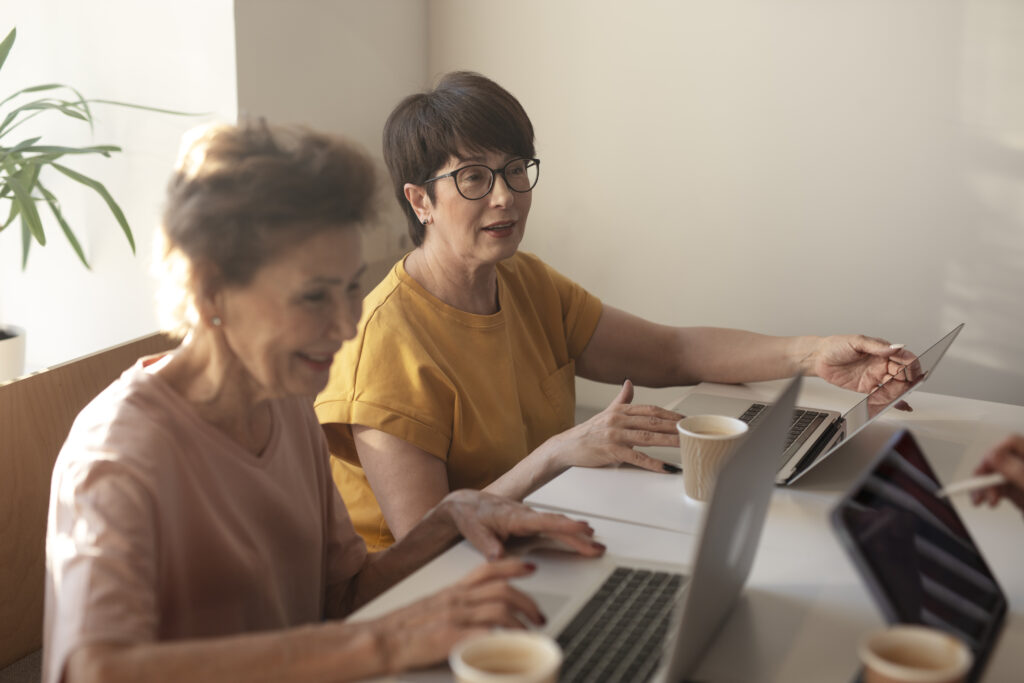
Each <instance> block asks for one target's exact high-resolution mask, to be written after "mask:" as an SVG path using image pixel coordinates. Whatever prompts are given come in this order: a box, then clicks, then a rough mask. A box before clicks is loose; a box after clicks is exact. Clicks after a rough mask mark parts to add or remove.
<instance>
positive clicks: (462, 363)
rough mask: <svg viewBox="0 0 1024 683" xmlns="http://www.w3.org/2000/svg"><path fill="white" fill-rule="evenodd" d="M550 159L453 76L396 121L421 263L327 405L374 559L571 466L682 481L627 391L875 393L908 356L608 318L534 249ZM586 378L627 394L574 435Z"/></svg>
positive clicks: (342, 474)
mask: <svg viewBox="0 0 1024 683" xmlns="http://www.w3.org/2000/svg"><path fill="white" fill-rule="evenodd" d="M536 156H537V155H536V152H535V149H534V133H533V125H532V124H531V122H530V119H529V117H528V116H527V115H526V112H525V111H524V110H523V108H522V106H521V105H520V104H519V102H518V101H517V100H516V99H515V97H513V96H512V95H511V94H510V93H508V92H507V91H506V90H505V89H503V88H502V87H500V86H499V85H498V84H496V83H494V82H493V81H491V80H489V79H487V78H485V77H483V76H481V75H479V74H474V73H468V72H457V73H451V74H448V75H447V76H445V77H444V78H443V79H441V81H440V83H439V84H438V85H437V87H436V88H435V89H433V90H431V91H429V92H425V93H421V94H416V95H412V96H410V97H408V98H406V99H405V100H403V101H402V102H401V103H400V104H399V105H398V106H397V107H396V108H395V110H394V111H393V112H392V113H391V116H390V117H389V118H388V121H387V124H386V126H385V130H384V157H385V161H386V162H387V165H388V169H389V171H390V173H391V179H392V183H393V185H394V190H395V194H396V197H397V199H398V201H399V203H400V204H401V205H402V207H403V209H404V211H405V213H406V216H407V219H408V222H409V234H410V236H411V237H412V241H413V244H415V249H413V250H412V251H411V252H410V253H409V254H407V255H406V256H405V257H404V258H403V259H402V260H401V261H399V262H398V263H397V264H396V265H395V266H394V268H393V269H392V270H391V272H390V273H389V274H388V276H387V277H386V278H385V279H384V281H383V282H382V283H381V284H380V285H378V286H377V287H376V288H375V289H374V290H373V291H372V292H371V293H370V294H369V295H368V296H367V298H366V300H365V303H364V313H363V318H362V320H361V322H360V326H359V332H358V334H357V336H356V339H355V340H354V341H353V343H351V344H349V345H347V346H346V347H345V348H344V349H342V351H341V355H340V358H339V361H340V362H337V363H335V365H334V367H333V369H332V371H331V378H330V381H329V383H328V386H327V389H326V390H324V391H323V392H322V393H321V394H320V395H319V397H318V398H317V402H316V410H317V415H318V417H319V419H320V422H321V424H322V425H323V427H324V429H325V431H326V433H327V438H328V443H329V444H330V448H331V453H332V454H333V455H334V456H335V457H333V458H332V460H331V466H332V470H333V475H334V479H335V482H336V483H337V484H338V487H339V489H340V490H341V493H342V497H343V498H344V499H345V503H346V504H347V506H348V509H349V512H350V514H351V516H352V519H353V523H354V524H355V526H356V529H357V530H358V531H359V533H360V534H362V536H363V538H364V539H365V540H366V541H367V544H368V545H369V546H370V547H371V548H380V547H386V546H388V545H390V544H391V543H393V542H394V540H395V539H401V538H403V537H404V536H405V535H406V534H407V533H408V532H409V531H410V530H411V529H413V528H414V526H415V524H416V523H417V522H418V520H420V519H421V518H422V517H423V515H424V514H425V513H426V512H427V511H428V510H430V509H431V507H432V506H434V505H435V504H436V503H437V502H438V501H439V500H441V499H442V498H443V497H444V496H445V494H446V493H447V492H448V491H449V490H451V489H453V488H463V487H468V488H476V489H484V490H486V491H489V492H492V493H497V494H501V495H504V496H508V497H511V498H515V499H521V498H523V497H524V496H525V495H526V494H528V493H529V492H530V491H532V490H534V489H535V488H537V487H538V486H540V485H541V484H543V483H544V482H546V481H548V480H549V479H551V478H552V477H554V476H555V475H557V474H558V473H560V472H562V471H563V470H565V469H566V468H567V467H570V466H573V465H582V466H601V465H607V464H613V463H620V462H626V463H631V464H634V465H638V466H640V467H644V468H647V469H650V470H655V471H659V472H673V471H678V468H675V467H673V466H671V465H665V464H663V463H662V462H660V461H658V460H655V459H652V458H650V457H647V456H646V455H644V454H642V453H640V452H638V451H636V450H634V447H635V446H651V445H656V446H672V445H675V444H677V437H676V431H675V422H676V420H678V419H679V417H680V416H679V415H677V414H676V413H673V412H671V411H668V410H663V409H660V408H657V407H654V406H646V405H631V400H632V395H633V388H632V383H631V382H636V383H638V384H641V385H645V386H671V385H683V384H693V383H696V382H699V381H703V380H708V381H717V382H747V381H757V380H766V379H773V378H779V377H785V376H789V375H792V374H794V373H796V372H797V371H803V372H804V373H806V374H812V375H819V376H821V377H824V378H825V379H827V380H829V381H831V382H833V383H835V384H838V385H840V386H844V387H848V388H851V389H857V390H861V391H867V390H869V389H872V388H874V387H876V386H877V385H878V384H879V383H880V382H881V381H882V380H883V379H885V377H886V376H887V374H891V373H893V372H895V371H896V369H898V367H897V363H898V361H899V360H900V358H901V357H902V356H903V355H908V356H909V354H908V353H907V352H903V351H900V350H899V349H898V348H896V347H893V346H892V345H890V344H889V343H888V342H885V341H882V340H880V339H872V338H868V337H863V336H837V337H825V338H821V337H789V338H782V337H769V336H764V335H759V334H754V333H751V332H743V331H738V330H727V329H713V328H699V327H685V328H684V327H667V326H664V325H658V324H655V323H652V322H648V321H646V320H643V319H641V318H638V317H636V316H633V315H630V314H629V313H626V312H624V311H621V310H618V309H615V308H612V307H611V306H604V305H602V303H601V302H600V301H599V300H598V299H597V298H596V297H594V296H593V295H591V294H590V293H588V292H587V291H586V290H585V289H583V288H582V287H580V286H579V285H577V284H575V283H574V282H571V281H570V280H569V279H567V278H566V277H564V276H562V275H561V274H559V273H558V272H556V271H554V270H553V269H551V268H550V267H548V266H547V265H545V264H544V262H543V261H541V260H540V259H539V258H537V257H536V256H533V255H531V254H527V253H523V252H520V251H519V243H520V241H521V240H522V238H523V233H524V231H525V230H526V221H527V218H528V217H529V214H530V204H531V201H532V193H533V191H534V189H535V187H536V185H537V180H538V177H539V171H540V161H539V160H538V159H537V158H536ZM891 358H892V360H890V359H891ZM890 366H892V367H890ZM577 376H580V377H586V378H588V379H592V380H597V381H601V382H611V383H618V384H622V390H621V392H620V393H619V395H618V396H617V397H616V398H615V400H614V401H612V403H611V405H609V406H608V407H607V409H605V410H604V411H603V412H601V413H600V414H598V415H597V416H595V417H594V418H592V419H590V420H588V421H587V422H584V423H582V424H580V425H576V426H573V422H574V412H575V410H574V409H575V405H574V403H575V391H574V386H575V385H574V382H575V378H576V377H577Z"/></svg>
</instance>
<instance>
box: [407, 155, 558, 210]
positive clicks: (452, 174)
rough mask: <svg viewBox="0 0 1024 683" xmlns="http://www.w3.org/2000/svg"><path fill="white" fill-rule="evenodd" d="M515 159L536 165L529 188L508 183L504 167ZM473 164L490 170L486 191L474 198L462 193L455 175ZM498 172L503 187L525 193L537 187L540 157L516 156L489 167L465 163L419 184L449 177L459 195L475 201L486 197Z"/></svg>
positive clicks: (492, 187)
mask: <svg viewBox="0 0 1024 683" xmlns="http://www.w3.org/2000/svg"><path fill="white" fill-rule="evenodd" d="M517 161H532V162H533V163H534V164H535V165H536V166H537V179H536V180H534V181H533V185H530V187H529V189H526V190H517V189H516V188H514V187H512V185H510V184H509V182H508V178H507V177H506V176H505V169H507V168H508V167H509V166H511V165H512V164H514V163H515V162H517ZM473 166H481V167H483V168H486V169H487V170H488V171H490V172H491V182H490V183H488V185H487V192H484V193H483V194H482V195H480V196H479V197H474V198H472V199H470V198H469V197H467V196H466V195H465V194H463V192H462V188H461V187H459V181H458V179H457V178H456V177H455V176H456V175H457V174H458V173H459V171H464V170H465V169H467V168H472V167H473ZM499 173H500V174H501V179H502V180H503V181H505V187H507V188H508V189H509V190H511V191H512V192H517V193H519V194H526V193H527V192H532V191H533V188H535V187H537V181H539V180H540V159H537V158H532V159H531V158H530V157H516V158H515V159H510V160H509V162H508V163H507V164H505V165H504V166H502V167H501V168H491V167H490V166H488V165H487V164H466V165H465V166H459V167H458V168H457V169H455V170H454V171H449V172H448V173H444V174H442V175H439V176H436V177H434V178H428V179H427V180H424V181H423V182H422V183H421V184H423V185H426V184H427V183H432V182H434V181H436V180H444V179H445V178H451V179H452V182H454V183H455V191H456V192H458V193H459V196H461V197H462V198H463V199H465V200H466V201H469V202H476V201H480V200H481V199H483V198H484V197H486V196H487V195H489V194H490V193H491V190H493V189H494V179H495V178H496V177H497V176H498V174H499Z"/></svg>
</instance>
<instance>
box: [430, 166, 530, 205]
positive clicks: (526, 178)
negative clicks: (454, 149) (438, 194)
mask: <svg viewBox="0 0 1024 683" xmlns="http://www.w3.org/2000/svg"><path fill="white" fill-rule="evenodd" d="M499 173H500V174H501V177H502V178H504V179H505V185H506V186H508V189H510V190H512V191H513V192H529V191H530V190H532V189H533V186H534V185H536V184H537V178H539V177H540V159H513V160H512V161H510V162H508V163H507V164H505V166H504V167H503V168H491V167H490V166H484V165H483V164H471V165H469V166H463V167H462V168H457V169H455V170H454V171H452V172H451V173H445V174H444V175H439V176H437V177H436V178H430V179H429V180H424V181H423V184H424V185H426V184H427V183H432V182H434V181H435V180H441V179H443V178H454V179H455V189H456V190H458V191H459V194H461V195H462V196H463V197H465V198H466V199H470V200H475V199H483V198H484V197H486V196H487V195H488V194H489V193H490V191H491V188H493V187H494V176H496V175H498V174H499Z"/></svg>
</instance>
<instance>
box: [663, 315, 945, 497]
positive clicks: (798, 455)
mask: <svg viewBox="0 0 1024 683" xmlns="http://www.w3.org/2000/svg"><path fill="white" fill-rule="evenodd" d="M963 326H964V324H963V323H960V324H959V325H957V326H956V327H954V328H953V330H952V331H950V332H949V333H948V334H946V336H944V337H943V338H942V339H940V340H939V341H937V342H935V343H934V344H932V346H931V347H929V348H928V350H927V351H925V352H924V353H922V354H920V355H919V356H918V365H919V367H920V371H919V372H918V373H917V374H916V375H915V376H912V377H911V378H910V379H911V381H907V378H904V377H900V376H897V377H894V378H893V379H892V380H890V381H889V382H888V383H886V384H884V385H882V386H881V387H879V388H877V389H875V390H874V391H873V392H871V393H870V394H868V395H867V396H865V397H864V399H863V400H861V401H860V402H859V403H857V405H855V406H853V407H852V408H850V409H849V410H848V411H846V412H845V413H842V414H840V413H838V412H836V411H834V410H824V409H818V408H805V407H800V406H797V408H796V409H795V410H794V412H793V418H792V423H791V425H790V428H789V432H788V434H787V436H786V447H785V449H784V450H783V451H782V452H781V455H780V456H779V459H778V460H777V461H776V462H777V463H778V473H777V474H776V475H775V482H776V483H777V484H792V483H793V482H795V481H796V480H797V479H799V478H800V477H802V476H804V475H805V474H806V473H807V472H809V471H810V470H811V469H812V468H813V467H815V466H817V465H818V464H819V463H821V462H822V461H823V460H825V458H827V457H828V456H830V455H832V454H833V453H834V452H835V451H836V450H837V449H838V448H839V447H840V446H842V445H843V444H844V443H845V442H846V441H847V440H849V439H850V438H851V437H853V435H854V434H856V433H857V432H859V431H860V430H861V429H863V428H864V427H866V426H867V425H868V424H869V423H871V422H872V421H874V420H875V419H876V418H878V416H880V415H882V414H883V413H884V412H886V411H887V410H889V409H890V408H891V407H893V406H894V405H896V404H897V403H898V402H899V401H901V400H903V399H905V398H906V397H907V394H909V393H910V392H911V391H913V390H915V389H917V388H918V387H920V386H921V385H922V384H924V382H925V381H927V380H928V378H929V377H931V376H932V374H933V373H934V372H935V368H936V367H937V366H938V364H939V361H941V360H942V357H943V356H944V355H945V354H946V350H947V349H949V347H950V345H951V344H952V343H953V340H954V339H956V336H957V335H958V334H960V330H961V329H963ZM916 369H917V368H915V370H916ZM767 406H768V404H766V403H761V402H756V401H751V400H750V399H743V398H736V397H735V396H728V397H727V396H720V395H715V394H712V393H706V392H704V391H701V390H699V389H698V390H697V391H695V392H694V393H692V394H690V395H689V396H687V397H686V398H685V399H684V400H683V402H682V403H680V404H679V405H677V406H676V407H675V410H676V411H677V412H679V413H682V414H683V415H706V414H713V415H731V416H734V417H738V418H740V419H741V420H744V421H745V422H748V423H750V425H751V426H753V425H756V424H757V423H758V421H759V420H760V419H762V418H761V417H760V416H761V414H762V413H763V411H764V410H766V408H767ZM673 454H674V453H673Z"/></svg>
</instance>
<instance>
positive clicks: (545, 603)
mask: <svg viewBox="0 0 1024 683" xmlns="http://www.w3.org/2000/svg"><path fill="white" fill-rule="evenodd" d="M530 597H531V598H533V601H534V602H536V603H537V607H539V608H540V613H541V614H543V615H544V616H545V617H546V618H547V620H548V622H549V623H550V622H554V621H557V620H558V618H559V617H560V616H561V613H562V610H564V609H565V608H566V607H567V606H568V605H569V602H570V600H569V596H567V595H558V594H557V593H544V592H540V591H530Z"/></svg>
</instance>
